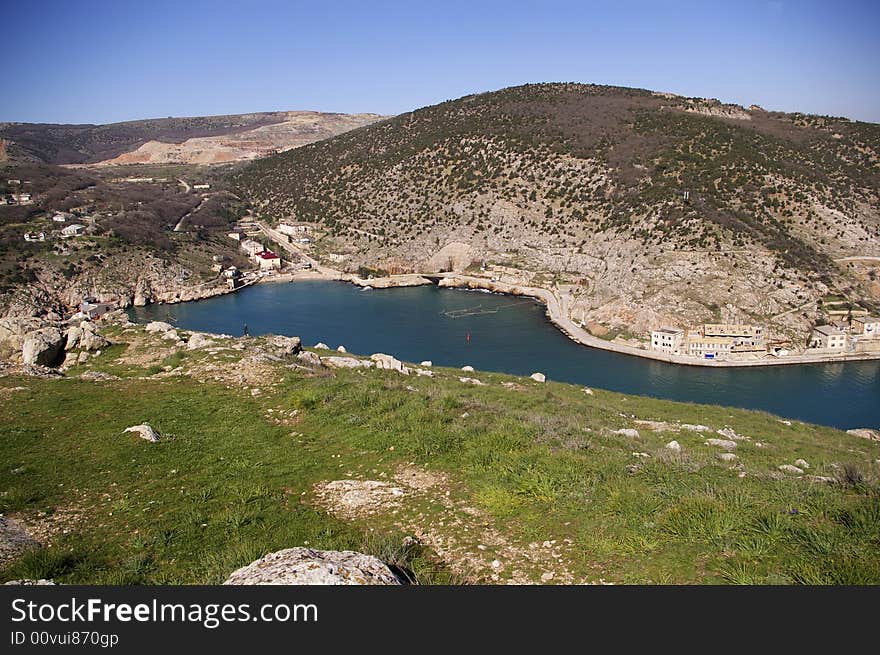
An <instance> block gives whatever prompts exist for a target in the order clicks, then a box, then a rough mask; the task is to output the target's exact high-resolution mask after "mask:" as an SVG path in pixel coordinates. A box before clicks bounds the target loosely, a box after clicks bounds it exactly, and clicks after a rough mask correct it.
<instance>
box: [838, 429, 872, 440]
mask: <svg viewBox="0 0 880 655" xmlns="http://www.w3.org/2000/svg"><path fill="white" fill-rule="evenodd" d="M846 433H847V434H852V435H855V436H857V437H861V438H862V439H871V440H872V441H880V430H873V429H871V428H853V429H852V430H847V431H846Z"/></svg>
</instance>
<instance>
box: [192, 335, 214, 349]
mask: <svg viewBox="0 0 880 655" xmlns="http://www.w3.org/2000/svg"><path fill="white" fill-rule="evenodd" d="M214 345H215V343H214V341H212V340H211V339H209V338H208V337H206V336H205V335H204V334H199V333H198V332H196V333H194V334H193V335H192V336H190V338H189V341H187V342H186V348H187V350H196V349H198V348H210V347H211V346H214Z"/></svg>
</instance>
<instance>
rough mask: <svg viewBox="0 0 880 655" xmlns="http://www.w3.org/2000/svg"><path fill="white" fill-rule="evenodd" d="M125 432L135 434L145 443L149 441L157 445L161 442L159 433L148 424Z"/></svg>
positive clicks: (134, 426)
mask: <svg viewBox="0 0 880 655" xmlns="http://www.w3.org/2000/svg"><path fill="white" fill-rule="evenodd" d="M125 432H134V433H135V434H137V435H138V436H139V437H140V438H141V439H143V440H144V441H149V442H150V443H156V442H157V441H159V433H158V432H156V430H154V429H153V428H152V427H151V426H150V425H148V424H147V423H141V424H140V425H132V426H131V427H130V428H125Z"/></svg>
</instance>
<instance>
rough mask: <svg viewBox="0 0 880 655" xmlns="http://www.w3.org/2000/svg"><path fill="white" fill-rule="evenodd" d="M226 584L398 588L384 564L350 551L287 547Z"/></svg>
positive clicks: (238, 574)
mask: <svg viewBox="0 0 880 655" xmlns="http://www.w3.org/2000/svg"><path fill="white" fill-rule="evenodd" d="M223 584H226V585H399V584H400V581H399V580H398V579H397V578H396V577H395V575H394V573H392V572H391V569H389V568H388V567H387V566H386V565H385V564H383V563H382V562H381V561H380V560H379V559H377V558H375V557H373V556H371V555H363V554H361V553H355V552H353V551H350V550H342V551H338V550H312V549H311V548H287V549H285V550H280V551H278V552H277V553H270V554H268V555H266V556H265V557H263V558H261V559H258V560H256V561H255V562H252V563H251V564H248V565H247V566H245V567H242V568H240V569H238V570H237V571H235V572H234V573H232V575H230V576H229V578H228V579H227V580H226V582H224V583H223Z"/></svg>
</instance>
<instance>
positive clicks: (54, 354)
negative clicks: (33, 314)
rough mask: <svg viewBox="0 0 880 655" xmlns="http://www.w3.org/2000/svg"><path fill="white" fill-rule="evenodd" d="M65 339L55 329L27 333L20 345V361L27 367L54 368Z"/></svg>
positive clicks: (46, 328)
mask: <svg viewBox="0 0 880 655" xmlns="http://www.w3.org/2000/svg"><path fill="white" fill-rule="evenodd" d="M66 340H67V337H66V336H65V335H64V334H63V333H62V332H61V330H59V329H58V328H56V327H45V328H41V329H39V330H34V331H33V332H28V333H27V334H26V335H25V336H24V339H23V340H22V343H21V358H22V361H23V362H24V363H25V364H27V365H29V366H33V365H37V366H55V365H56V364H58V361H59V359H60V358H61V354H62V353H63V351H64V342H65V341H66Z"/></svg>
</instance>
